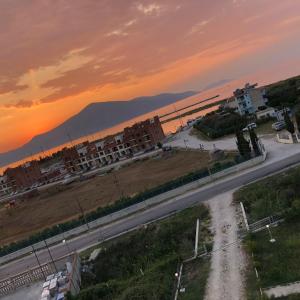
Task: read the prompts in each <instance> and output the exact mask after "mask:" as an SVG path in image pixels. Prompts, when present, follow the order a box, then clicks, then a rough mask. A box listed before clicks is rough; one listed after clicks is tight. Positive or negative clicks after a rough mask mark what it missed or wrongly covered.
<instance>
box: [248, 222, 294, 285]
mask: <svg viewBox="0 0 300 300" xmlns="http://www.w3.org/2000/svg"><path fill="white" fill-rule="evenodd" d="M271 230H272V234H273V236H274V238H275V239H276V242H275V243H270V241H269V240H270V237H269V233H268V231H266V230H264V231H261V232H259V233H256V234H254V235H253V236H251V238H250V239H249V241H248V247H249V249H250V251H252V252H253V254H254V265H255V266H256V268H257V270H258V273H259V276H260V282H261V285H262V287H264V288H267V287H270V286H275V285H279V284H287V283H292V282H295V281H299V280H300V268H299V265H300V222H297V223H292V224H289V223H283V224H280V226H278V227H273V228H271Z"/></svg>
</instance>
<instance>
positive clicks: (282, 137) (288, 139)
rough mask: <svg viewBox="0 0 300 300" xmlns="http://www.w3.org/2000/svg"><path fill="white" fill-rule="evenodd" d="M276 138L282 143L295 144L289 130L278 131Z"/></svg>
mask: <svg viewBox="0 0 300 300" xmlns="http://www.w3.org/2000/svg"><path fill="white" fill-rule="evenodd" d="M276 139H277V141H278V142H279V143H282V144H294V141H293V137H292V135H291V134H290V133H289V132H285V133H277V136H276Z"/></svg>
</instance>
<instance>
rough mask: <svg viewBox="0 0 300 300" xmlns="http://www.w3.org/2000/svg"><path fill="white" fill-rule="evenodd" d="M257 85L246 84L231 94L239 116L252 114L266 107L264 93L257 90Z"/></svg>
mask: <svg viewBox="0 0 300 300" xmlns="http://www.w3.org/2000/svg"><path fill="white" fill-rule="evenodd" d="M256 87H257V84H253V85H250V84H249V83H247V84H246V85H245V87H244V88H242V89H237V90H236V91H235V92H234V93H233V94H234V98H235V103H236V105H237V109H238V112H239V114H240V115H241V116H244V115H248V114H254V113H256V112H257V111H258V110H262V109H263V108H265V107H266V103H267V102H268V100H267V98H266V97H265V91H264V90H261V89H257V88H256Z"/></svg>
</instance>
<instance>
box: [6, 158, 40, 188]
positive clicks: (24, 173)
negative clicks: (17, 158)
mask: <svg viewBox="0 0 300 300" xmlns="http://www.w3.org/2000/svg"><path fill="white" fill-rule="evenodd" d="M4 176H6V177H7V181H8V183H9V185H10V187H11V188H12V190H14V191H20V190H22V189H27V188H30V187H31V186H32V185H34V184H36V183H37V182H39V181H40V180H41V178H42V173H41V169H40V166H39V163H38V161H36V160H33V161H30V162H27V163H25V164H23V165H21V166H18V167H16V168H8V169H7V170H6V171H5V172H4Z"/></svg>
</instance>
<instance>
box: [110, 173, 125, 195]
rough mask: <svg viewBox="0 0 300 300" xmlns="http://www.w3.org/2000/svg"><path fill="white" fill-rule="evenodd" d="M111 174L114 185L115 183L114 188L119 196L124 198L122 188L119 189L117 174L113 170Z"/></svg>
mask: <svg viewBox="0 0 300 300" xmlns="http://www.w3.org/2000/svg"><path fill="white" fill-rule="evenodd" d="M112 174H113V177H114V183H115V185H116V188H117V189H118V191H119V194H120V196H121V198H124V193H123V191H122V189H121V186H120V182H119V180H118V177H117V175H116V173H115V172H113V173H112Z"/></svg>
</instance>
